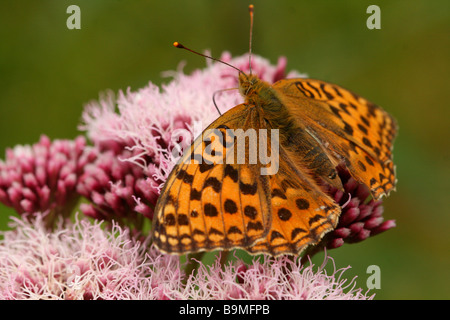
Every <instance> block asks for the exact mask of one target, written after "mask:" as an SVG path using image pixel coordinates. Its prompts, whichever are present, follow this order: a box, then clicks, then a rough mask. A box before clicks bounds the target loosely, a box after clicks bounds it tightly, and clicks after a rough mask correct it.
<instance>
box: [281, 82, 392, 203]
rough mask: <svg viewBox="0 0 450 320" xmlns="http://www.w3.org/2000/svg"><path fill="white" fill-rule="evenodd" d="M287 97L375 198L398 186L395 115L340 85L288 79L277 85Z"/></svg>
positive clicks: (312, 132) (310, 130)
mask: <svg viewBox="0 0 450 320" xmlns="http://www.w3.org/2000/svg"><path fill="white" fill-rule="evenodd" d="M273 88H274V89H276V90H277V92H279V93H280V96H281V97H282V100H283V103H284V104H285V105H286V106H287V107H288V108H289V112H290V113H291V114H292V115H293V116H294V118H296V119H301V122H302V124H301V125H302V126H303V127H305V128H306V130H307V131H308V133H309V134H310V135H311V136H313V137H314V139H316V140H318V141H319V142H320V144H321V145H322V146H324V147H325V149H326V150H325V151H326V152H327V154H328V155H329V157H330V159H335V161H341V162H343V163H344V164H345V165H346V166H347V168H348V170H349V171H350V173H351V175H352V176H353V177H354V178H355V179H356V180H357V181H359V182H361V183H364V184H365V185H367V186H368V187H369V188H370V190H371V192H372V195H373V197H374V198H375V199H379V198H381V197H382V196H383V195H386V194H389V192H390V191H391V190H393V189H394V188H395V183H396V177H395V166H394V163H393V161H392V148H393V141H394V138H395V135H396V131H397V125H396V122H395V120H394V119H393V118H392V117H391V116H390V115H389V114H388V113H387V112H386V111H384V110H383V109H381V108H380V107H379V106H377V105H375V104H373V103H371V102H369V101H367V100H366V99H364V98H362V97H360V96H358V95H356V94H354V93H352V92H350V91H348V90H346V89H343V88H341V87H339V86H337V85H334V84H330V83H326V82H323V81H320V80H313V79H286V80H280V81H278V82H276V83H275V84H274V85H273Z"/></svg>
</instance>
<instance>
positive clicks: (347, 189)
mask: <svg viewBox="0 0 450 320" xmlns="http://www.w3.org/2000/svg"><path fill="white" fill-rule="evenodd" d="M338 174H339V177H340V178H341V181H342V184H343V186H344V191H341V190H338V189H336V188H332V187H325V188H326V190H327V192H328V194H330V195H331V196H332V197H333V198H334V201H336V203H338V204H339V205H340V206H341V208H342V212H341V215H340V217H339V223H338V225H337V227H336V228H335V229H334V230H333V231H331V232H330V233H328V234H326V235H325V237H324V239H323V240H322V244H321V246H319V247H327V248H329V249H334V248H338V247H340V246H342V245H343V244H344V243H356V242H360V241H363V240H365V239H367V238H369V237H370V236H374V235H377V234H379V233H381V232H384V231H386V230H389V229H391V228H394V227H395V221H394V220H387V221H384V218H383V206H382V203H383V201H382V200H374V199H373V198H371V196H370V191H369V189H368V188H367V186H365V185H363V184H360V183H358V182H357V181H356V180H355V179H354V178H353V177H352V176H351V175H350V173H349V172H348V171H347V170H346V169H345V168H343V167H341V166H339V167H338Z"/></svg>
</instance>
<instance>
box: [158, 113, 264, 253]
mask: <svg viewBox="0 0 450 320" xmlns="http://www.w3.org/2000/svg"><path fill="white" fill-rule="evenodd" d="M255 112H256V111H255V109H254V108H249V107H247V106H245V105H238V106H236V107H234V108H233V109H231V110H229V111H228V112H227V113H225V114H224V115H223V116H221V117H219V118H218V119H217V120H216V121H215V122H213V123H212V124H211V125H210V126H209V127H208V128H207V129H206V130H205V131H204V132H203V133H202V135H200V136H199V137H198V138H197V139H196V140H195V141H194V143H193V144H192V146H191V147H190V149H189V150H187V152H185V154H184V155H183V157H182V158H181V159H180V160H179V162H178V164H177V165H176V166H175V168H174V169H173V170H172V172H171V173H170V175H169V177H168V179H167V181H166V183H165V185H164V188H163V190H162V192H161V196H160V198H159V199H158V202H157V204H156V208H155V213H154V220H153V240H154V243H155V244H156V246H157V247H159V248H160V250H162V251H164V252H167V253H186V252H192V251H207V250H213V249H217V248H224V249H227V248H235V247H247V246H250V245H251V244H253V243H254V242H255V241H256V240H258V239H260V238H262V237H264V236H265V234H266V233H267V232H268V230H269V226H270V219H271V216H270V195H269V193H268V185H267V184H268V181H267V178H261V176H260V174H259V173H260V171H259V164H257V163H255V164H249V163H248V158H247V159H245V160H246V162H245V165H244V164H237V161H236V156H237V152H236V150H234V151H233V153H231V152H227V150H230V149H228V148H229V147H230V146H232V147H234V140H235V137H234V136H233V135H230V134H229V130H227V129H244V130H245V129H248V128H254V129H257V128H259V125H260V122H259V118H258V117H257V114H256V113H255ZM246 156H247V157H248V154H247V155H246ZM231 157H232V158H233V161H230V160H231V159H230V158H231Z"/></svg>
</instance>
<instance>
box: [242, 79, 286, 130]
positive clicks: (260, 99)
mask: <svg viewBox="0 0 450 320" xmlns="http://www.w3.org/2000/svg"><path fill="white" fill-rule="evenodd" d="M239 91H240V93H241V95H242V96H243V97H244V98H245V104H247V105H248V106H249V107H256V109H257V111H258V112H260V113H261V116H262V118H263V119H264V120H265V121H266V122H267V123H268V124H269V126H270V127H272V128H279V129H281V130H282V131H285V133H288V132H289V131H291V130H294V129H295V121H294V119H293V118H292V115H291V114H290V113H289V110H288V108H287V107H286V105H285V104H283V102H282V98H281V97H280V95H279V93H278V92H277V91H276V90H275V89H274V88H273V87H272V86H271V85H270V84H269V83H267V82H265V81H263V80H261V79H259V78H258V77H257V76H255V75H247V74H244V73H241V74H239Z"/></svg>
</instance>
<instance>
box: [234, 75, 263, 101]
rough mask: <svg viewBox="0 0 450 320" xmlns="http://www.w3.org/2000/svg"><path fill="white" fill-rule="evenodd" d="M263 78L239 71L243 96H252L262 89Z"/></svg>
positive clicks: (240, 89) (240, 90)
mask: <svg viewBox="0 0 450 320" xmlns="http://www.w3.org/2000/svg"><path fill="white" fill-rule="evenodd" d="M261 82H262V81H261V80H260V79H259V78H258V77H257V76H255V75H252V74H250V75H249V74H245V73H239V92H240V93H241V95H242V96H243V97H247V98H249V97H251V96H254V95H255V94H258V92H259V91H260V84H261Z"/></svg>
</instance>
